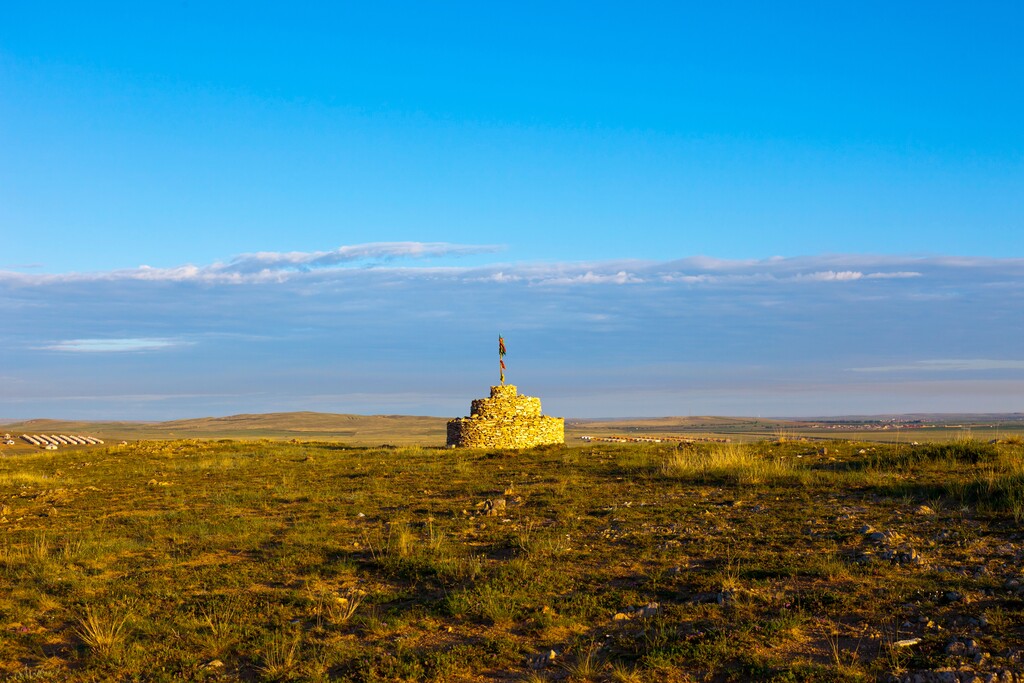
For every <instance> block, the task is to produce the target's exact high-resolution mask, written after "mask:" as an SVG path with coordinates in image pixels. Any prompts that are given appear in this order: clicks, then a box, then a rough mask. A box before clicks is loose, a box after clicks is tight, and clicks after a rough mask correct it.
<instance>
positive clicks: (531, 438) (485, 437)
mask: <svg viewBox="0 0 1024 683" xmlns="http://www.w3.org/2000/svg"><path fill="white" fill-rule="evenodd" d="M470 410H471V415H470V416H469V417H457V418H455V419H454V420H449V421H448V445H449V446H463V447H468V448H531V447H533V446H543V445H545V444H556V443H565V420H564V419H562V418H560V417H548V416H547V415H541V412H540V399H539V398H534V397H532V396H520V395H518V392H517V391H516V386H515V385H514V384H501V385H498V386H493V387H491V396H490V398H478V399H476V400H474V401H473V402H472V404H471V407H470Z"/></svg>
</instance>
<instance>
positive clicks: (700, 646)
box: [0, 435, 1024, 681]
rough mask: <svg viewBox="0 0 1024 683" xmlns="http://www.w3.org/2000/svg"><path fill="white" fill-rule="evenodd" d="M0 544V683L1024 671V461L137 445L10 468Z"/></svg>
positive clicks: (864, 448) (905, 450)
mask: <svg viewBox="0 0 1024 683" xmlns="http://www.w3.org/2000/svg"><path fill="white" fill-rule="evenodd" d="M0 520H2V521H0V680H12V681H29V680H31V681H105V680H144V681H181V680H187V681H236V680H243V681H256V680H309V681H328V680H339V681H346V680H350V681H403V680H409V681H412V680H439V681H463V680H464V681H501V680H528V681H548V680H550V681H554V680H570V681H584V680H593V681H747V680H775V681H845V680H863V681H887V680H901V679H903V678H905V677H907V676H911V675H918V674H921V675H924V676H926V678H927V677H929V676H930V677H932V678H931V679H928V680H942V679H941V678H940V677H941V676H944V675H948V674H950V672H951V671H952V670H953V669H957V668H962V667H967V668H969V669H970V670H971V671H972V672H975V673H977V675H978V677H979V678H980V680H986V677H987V676H990V675H995V676H1002V677H1003V678H1001V679H999V680H1013V676H1014V672H1016V673H1019V672H1021V671H1022V670H1024V573H1022V569H1021V567H1022V564H1024V526H1022V525H1024V446H1022V444H1021V442H1020V440H1018V439H1008V440H1007V442H1004V443H998V444H989V443H985V442H981V441H977V440H974V439H970V438H967V437H966V436H963V435H962V436H961V438H959V439H956V440H953V441H951V442H947V443H941V444H925V445H921V446H910V445H908V444H906V443H901V444H878V443H875V444H866V443H855V442H850V441H832V442H827V443H826V442H821V443H813V444H812V443H807V442H800V441H791V440H789V439H788V438H784V439H781V440H780V439H773V440H762V441H759V442H754V443H745V444H724V445H723V444H695V445H688V446H677V445H669V444H641V445H633V444H621V445H619V444H615V445H600V446H587V447H550V448H541V449H536V450H531V451H525V452H491V451H461V450H459V451H453V450H445V449H439V448H423V447H398V448H379V447H376V448H354V447H350V446H346V445H345V444H340V443H327V442H307V443H290V442H286V441H285V442H281V441H196V440H180V441H142V442H138V443H132V444H129V445H127V446H113V447H109V448H102V449H97V448H91V449H67V450H61V451H58V452H56V453H40V452H34V453H27V454H24V455H17V456H10V457H4V458H0ZM943 670H945V671H944V672H943ZM922 672H931V673H927V674H922ZM953 675H955V676H959V675H960V674H953ZM963 675H964V676H967V673H966V669H964V673H963ZM971 675H972V676H973V675H974V674H973V673H972V674H971ZM1007 677H1009V678H1007ZM947 680H948V679H947ZM963 680H967V679H966V678H964V679H963ZM1018 680H1019V679H1018Z"/></svg>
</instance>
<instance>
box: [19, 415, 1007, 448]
mask: <svg viewBox="0 0 1024 683" xmlns="http://www.w3.org/2000/svg"><path fill="white" fill-rule="evenodd" d="M447 419H448V418H444V417H423V416H416V415H348V414H338V413H315V412H295V413H264V414H243V415H229V416H227V417H201V418H192V419H187V420H171V421H168V422H131V421H123V422H112V421H105V422H102V421H97V422H90V421H83V420H49V419H38V420H25V421H21V422H8V423H6V424H4V423H0V429H2V430H3V431H5V432H12V433H14V434H21V433H27V434H84V435H88V436H95V437H98V438H101V439H104V440H105V441H107V442H108V443H110V442H111V441H121V440H128V441H132V440H138V439H192V438H199V439H302V440H311V441H312V440H316V441H335V442H343V443H349V444H352V445H353V446H379V445H382V444H393V445H396V446H404V445H413V444H416V445H422V446H443V445H444V444H445V423H446V421H447ZM914 420H917V421H919V422H922V423H927V424H918V425H913V424H911V423H912V422H913V421H914ZM894 421H896V422H897V423H899V424H894ZM963 433H968V434H969V435H971V436H973V437H974V438H982V439H990V438H1004V437H1006V436H1009V435H1012V434H1021V433H1024V415H1022V414H1021V413H1003V414H974V415H970V414H955V415H951V414H945V415H941V414H914V415H899V416H895V415H884V416H882V415H873V416H864V415H861V416H856V415H854V416H847V417H832V418H819V419H812V418H801V419H790V420H787V419H779V418H751V417H714V416H687V417H680V416H675V417H637V418H603V419H573V418H568V419H566V422H565V434H566V442H567V443H569V444H576V445H581V444H582V443H583V442H582V441H581V439H580V437H581V436H585V435H586V436H591V437H609V436H627V437H629V436H633V437H660V436H682V437H728V438H730V439H733V440H737V441H752V440H761V439H769V440H771V439H780V438H810V439H824V440H828V439H862V440H872V441H900V440H918V441H927V440H947V439H951V438H957V437H958V436H959V435H961V434H963ZM20 446H21V444H20V443H19V444H18V447H19V448H20ZM10 448H15V447H13V446H12V447H10ZM26 448H28V446H27V445H26Z"/></svg>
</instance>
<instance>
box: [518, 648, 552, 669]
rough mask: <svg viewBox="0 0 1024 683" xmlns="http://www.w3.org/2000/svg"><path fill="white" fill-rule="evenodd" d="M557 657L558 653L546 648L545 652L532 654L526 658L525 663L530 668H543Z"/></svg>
mask: <svg viewBox="0 0 1024 683" xmlns="http://www.w3.org/2000/svg"><path fill="white" fill-rule="evenodd" d="M557 658H558V653H556V652H555V651H554V650H548V651H547V652H545V653H543V654H539V655H532V656H530V657H527V658H526V663H527V664H528V665H529V666H530V668H531V669H543V668H544V667H546V666H550V665H551V664H554V663H555V660H556V659H557Z"/></svg>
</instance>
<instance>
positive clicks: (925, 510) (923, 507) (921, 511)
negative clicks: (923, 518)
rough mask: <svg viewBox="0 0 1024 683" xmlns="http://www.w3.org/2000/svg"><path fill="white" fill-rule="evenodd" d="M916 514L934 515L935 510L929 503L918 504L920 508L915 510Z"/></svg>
mask: <svg viewBox="0 0 1024 683" xmlns="http://www.w3.org/2000/svg"><path fill="white" fill-rule="evenodd" d="M914 514H917V515H934V514H935V510H932V509H931V508H930V507H928V506H927V505H921V506H918V508H917V509H916V510H914Z"/></svg>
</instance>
